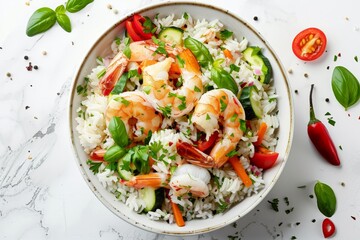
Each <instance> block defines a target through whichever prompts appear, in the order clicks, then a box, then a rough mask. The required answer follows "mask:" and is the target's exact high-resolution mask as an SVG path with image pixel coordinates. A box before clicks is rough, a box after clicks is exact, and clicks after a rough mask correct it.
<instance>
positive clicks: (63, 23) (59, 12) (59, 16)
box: [55, 5, 71, 32]
mask: <svg viewBox="0 0 360 240" xmlns="http://www.w3.org/2000/svg"><path fill="white" fill-rule="evenodd" d="M65 12H66V10H65V7H64V5H60V6H58V7H57V8H56V9H55V13H56V21H57V22H58V24H59V25H60V27H62V28H63V29H64V30H65V31H67V32H71V22H70V18H69V17H68V16H67V15H66V14H65Z"/></svg>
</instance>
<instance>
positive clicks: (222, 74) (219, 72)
mask: <svg viewBox="0 0 360 240" xmlns="http://www.w3.org/2000/svg"><path fill="white" fill-rule="evenodd" d="M223 61H224V60H223V59H217V60H216V61H215V62H214V63H213V66H212V68H211V76H210V78H211V80H213V82H214V83H215V84H216V85H217V87H218V88H225V89H228V90H230V91H232V92H233V93H234V94H235V95H237V94H238V92H239V87H238V85H237V83H236V82H235V80H234V78H233V77H232V76H231V74H230V73H228V72H227V71H226V70H225V69H224V68H222V67H221V63H222V62H223Z"/></svg>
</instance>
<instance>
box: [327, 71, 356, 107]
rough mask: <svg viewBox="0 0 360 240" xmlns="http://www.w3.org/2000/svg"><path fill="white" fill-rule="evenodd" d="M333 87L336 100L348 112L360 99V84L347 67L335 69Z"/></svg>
mask: <svg viewBox="0 0 360 240" xmlns="http://www.w3.org/2000/svg"><path fill="white" fill-rule="evenodd" d="M331 86H332V90H333V93H334V95H335V97H336V100H338V102H339V103H340V104H341V105H342V106H343V107H344V108H345V110H347V109H348V108H349V107H351V106H352V105H354V104H355V103H356V102H357V101H358V100H359V98H360V84H359V81H358V80H357V79H356V77H355V76H354V75H353V74H352V73H351V72H350V71H349V70H348V69H346V68H345V67H342V66H337V67H335V68H334V71H333V75H332V81H331Z"/></svg>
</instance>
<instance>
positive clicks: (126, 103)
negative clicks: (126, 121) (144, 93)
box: [114, 97, 130, 107]
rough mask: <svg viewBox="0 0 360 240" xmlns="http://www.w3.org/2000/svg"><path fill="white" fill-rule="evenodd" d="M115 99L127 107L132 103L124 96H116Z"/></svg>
mask: <svg viewBox="0 0 360 240" xmlns="http://www.w3.org/2000/svg"><path fill="white" fill-rule="evenodd" d="M114 100H115V101H117V102H121V103H122V104H124V105H125V106H126V107H128V106H129V105H130V102H129V101H128V100H126V99H125V98H123V97H117V98H114Z"/></svg>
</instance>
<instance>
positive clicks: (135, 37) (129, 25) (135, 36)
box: [125, 20, 143, 42]
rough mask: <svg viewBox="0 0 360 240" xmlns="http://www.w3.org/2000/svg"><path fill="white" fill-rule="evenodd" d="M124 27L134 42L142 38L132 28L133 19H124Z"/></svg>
mask: <svg viewBox="0 0 360 240" xmlns="http://www.w3.org/2000/svg"><path fill="white" fill-rule="evenodd" d="M125 27H126V31H127V32H128V34H129V36H130V38H131V39H132V40H133V41H134V42H137V41H141V40H143V39H142V38H141V36H139V35H138V34H137V33H136V31H135V29H134V26H133V21H131V20H126V21H125Z"/></svg>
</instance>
